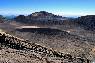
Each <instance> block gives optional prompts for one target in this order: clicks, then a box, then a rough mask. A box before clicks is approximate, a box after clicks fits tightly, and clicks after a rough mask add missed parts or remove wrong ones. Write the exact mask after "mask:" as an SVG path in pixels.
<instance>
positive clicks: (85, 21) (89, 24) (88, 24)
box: [77, 15, 95, 30]
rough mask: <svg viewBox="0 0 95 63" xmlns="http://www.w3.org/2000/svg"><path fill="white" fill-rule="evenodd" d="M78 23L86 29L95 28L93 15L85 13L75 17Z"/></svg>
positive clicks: (94, 16)
mask: <svg viewBox="0 0 95 63" xmlns="http://www.w3.org/2000/svg"><path fill="white" fill-rule="evenodd" d="M77 21H78V23H79V25H81V26H83V27H84V28H85V29H87V30H95V15H87V16H82V17H79V18H77Z"/></svg>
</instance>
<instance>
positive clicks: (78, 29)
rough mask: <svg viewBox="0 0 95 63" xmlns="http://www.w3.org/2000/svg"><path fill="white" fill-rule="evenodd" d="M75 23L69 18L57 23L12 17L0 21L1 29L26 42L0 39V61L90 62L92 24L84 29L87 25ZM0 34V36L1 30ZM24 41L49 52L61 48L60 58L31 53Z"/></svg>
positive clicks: (94, 46)
mask: <svg viewBox="0 0 95 63" xmlns="http://www.w3.org/2000/svg"><path fill="white" fill-rule="evenodd" d="M26 19H27V18H26ZM28 19H29V18H28ZM89 19H90V18H89ZM78 23H80V22H78ZM78 23H76V22H73V21H64V23H63V24H61V25H59V24H56V25H55V24H53V25H48V24H45V25H43V24H39V25H38V23H37V24H28V23H22V22H16V21H12V22H4V23H0V32H1V33H2V32H5V33H6V34H10V35H12V36H15V37H18V38H20V39H24V40H26V42H24V41H21V42H19V43H16V41H14V42H13V43H12V41H11V39H12V38H11V39H10V40H9V41H8V42H9V43H8V42H7V41H5V40H4V41H5V42H4V41H1V42H0V63H7V62H8V63H94V61H95V39H94V38H95V32H94V30H93V29H94V27H93V28H92V29H91V30H87V28H86V29H85V28H84V27H82V25H81V26H80V25H79V24H78ZM88 27H89V26H88ZM0 37H1V40H3V38H2V37H3V35H2V34H1V35H0ZM8 38H9V37H8ZM4 39H5V38H4ZM13 39H14V38H13ZM13 39H12V40H13ZM27 42H28V43H29V44H33V43H35V44H40V47H45V48H46V49H47V50H48V49H50V50H52V51H53V52H52V54H53V55H56V54H54V52H55V51H56V52H61V53H62V54H63V58H60V57H48V56H44V55H43V54H42V55H41V54H39V53H37V52H36V53H33V52H31V50H32V49H31V47H32V45H29V44H27ZM20 43H21V44H20ZM22 43H23V44H24V45H23V44H22ZM8 44H10V45H8ZM12 44H13V45H12ZM18 44H20V45H18ZM25 44H26V45H25ZM6 45H7V46H6ZM17 46H18V47H17ZM28 46H29V47H28ZM35 46H36V45H35ZM33 50H34V49H33ZM34 51H35V50H34ZM59 54H60V53H58V55H59ZM39 55H40V56H39ZM61 56H62V55H61Z"/></svg>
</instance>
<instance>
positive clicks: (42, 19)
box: [14, 11, 65, 24]
mask: <svg viewBox="0 0 95 63" xmlns="http://www.w3.org/2000/svg"><path fill="white" fill-rule="evenodd" d="M64 19H65V17H62V16H59V15H54V14H52V13H48V12H46V11H40V12H35V13H32V14H30V15H28V16H24V15H19V16H17V17H16V18H14V20H15V21H17V22H23V23H32V24H34V23H37V24H51V23H52V24H56V23H58V21H63V20H64ZM61 23H62V22H61ZM61 23H60V24H61Z"/></svg>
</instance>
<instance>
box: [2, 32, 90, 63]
mask: <svg viewBox="0 0 95 63" xmlns="http://www.w3.org/2000/svg"><path fill="white" fill-rule="evenodd" d="M12 56H13V57H12ZM0 57H1V59H0V62H5V63H6V62H8V63H9V62H11V63H23V62H27V63H30V62H34V61H35V63H36V62H42V63H52V62H53V63H55V62H56V63H57V62H63V63H71V62H73V63H90V60H89V59H87V58H86V57H81V56H78V57H76V56H72V55H70V54H66V53H61V52H58V51H55V50H53V49H49V48H47V47H44V46H41V45H39V44H35V43H31V42H29V41H26V40H24V39H20V38H17V37H14V36H12V35H9V34H6V33H3V32H1V33H0ZM25 57H26V58H25ZM16 58H19V59H16ZM34 58H35V59H34ZM24 59H26V60H24Z"/></svg>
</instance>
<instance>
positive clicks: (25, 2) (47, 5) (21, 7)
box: [0, 0, 95, 16]
mask: <svg viewBox="0 0 95 63" xmlns="http://www.w3.org/2000/svg"><path fill="white" fill-rule="evenodd" d="M39 11H47V12H50V13H54V14H57V15H62V16H80V15H92V14H93V15H95V0H0V14H2V15H19V14H24V15H28V14H31V13H34V12H39Z"/></svg>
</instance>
